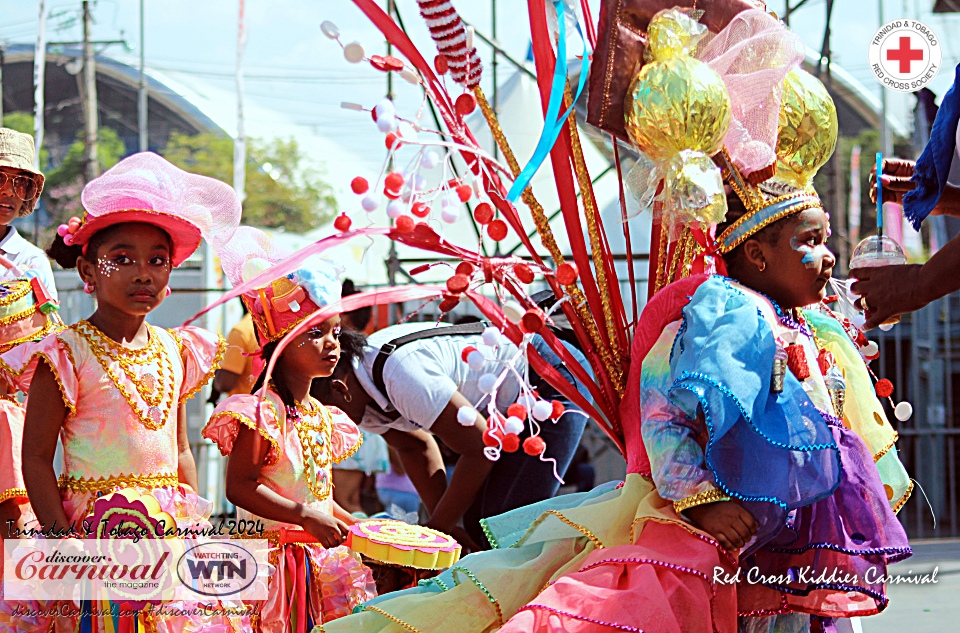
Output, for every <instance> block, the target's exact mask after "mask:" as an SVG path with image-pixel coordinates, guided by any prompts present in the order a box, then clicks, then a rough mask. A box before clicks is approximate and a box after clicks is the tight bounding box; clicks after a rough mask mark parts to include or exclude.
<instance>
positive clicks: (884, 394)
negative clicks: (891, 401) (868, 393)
mask: <svg viewBox="0 0 960 633" xmlns="http://www.w3.org/2000/svg"><path fill="white" fill-rule="evenodd" d="M875 389H876V390H877V395H878V396H880V397H881V398H889V397H890V396H892V395H893V383H892V382H890V381H889V380H887V379H886V378H881V379H880V380H878V381H877V385H876V387H875Z"/></svg>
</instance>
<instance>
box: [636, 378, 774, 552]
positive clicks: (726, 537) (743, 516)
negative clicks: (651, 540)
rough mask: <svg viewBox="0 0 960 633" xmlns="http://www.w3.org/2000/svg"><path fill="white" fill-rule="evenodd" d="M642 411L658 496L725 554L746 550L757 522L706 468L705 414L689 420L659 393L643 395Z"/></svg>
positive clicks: (653, 390)
mask: <svg viewBox="0 0 960 633" xmlns="http://www.w3.org/2000/svg"><path fill="white" fill-rule="evenodd" d="M643 405H644V408H643V422H642V425H643V430H642V433H643V441H644V445H645V446H646V449H647V454H648V456H649V457H650V469H651V474H652V476H653V480H654V482H655V483H656V485H657V492H658V493H659V494H660V496H661V497H663V498H664V499H667V500H669V501H673V506H674V508H675V510H676V512H677V514H680V513H681V512H682V513H683V514H682V515H681V516H685V518H687V519H688V520H689V521H690V522H691V523H693V524H694V525H696V526H697V527H698V528H700V529H701V530H703V531H704V532H706V533H708V534H710V535H712V536H713V537H714V538H715V539H717V542H719V543H720V545H721V546H722V547H723V548H724V549H727V550H731V551H732V550H738V549H740V548H742V547H743V546H744V545H745V544H746V543H747V541H749V540H750V538H751V537H752V536H753V535H754V533H756V531H757V522H756V520H755V519H754V518H753V515H752V514H750V512H749V511H747V510H746V509H745V508H744V507H743V506H741V505H740V504H739V502H737V501H733V500H731V499H730V498H729V497H727V496H725V495H723V494H722V493H721V492H720V491H719V489H718V488H717V486H716V483H715V481H714V478H713V475H712V474H711V473H710V471H709V470H708V469H707V468H706V463H705V461H704V454H703V449H701V448H700V444H699V442H697V437H698V436H699V435H700V433H701V432H702V431H703V429H704V422H703V416H702V414H700V415H699V416H698V417H697V419H695V420H691V419H690V418H689V417H688V416H687V415H686V413H684V412H683V411H682V410H681V409H680V408H679V407H678V406H676V405H675V404H673V403H672V402H670V400H669V399H668V398H667V397H666V396H665V395H664V394H663V393H662V392H661V391H660V390H658V389H648V390H646V391H645V393H644V397H643Z"/></svg>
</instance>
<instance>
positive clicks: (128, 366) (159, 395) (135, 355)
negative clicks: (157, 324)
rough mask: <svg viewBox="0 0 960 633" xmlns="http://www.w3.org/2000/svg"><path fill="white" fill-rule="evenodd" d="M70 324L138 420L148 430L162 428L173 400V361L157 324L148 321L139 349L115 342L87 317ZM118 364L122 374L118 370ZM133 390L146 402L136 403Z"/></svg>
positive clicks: (174, 398)
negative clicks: (145, 334) (130, 386)
mask: <svg viewBox="0 0 960 633" xmlns="http://www.w3.org/2000/svg"><path fill="white" fill-rule="evenodd" d="M72 327H73V330H74V331H75V332H76V333H77V334H78V335H79V336H80V338H82V339H83V340H84V341H85V342H86V343H87V345H88V346H89V347H90V350H91V351H92V352H93V355H94V356H95V357H96V359H97V361H98V362H99V363H100V366H101V367H102V368H103V371H104V372H105V373H106V374H107V376H109V377H110V380H112V381H113V384H114V385H115V386H116V387H117V390H118V391H120V393H121V395H123V397H124V399H125V400H126V401H127V403H128V404H129V405H130V409H131V410H132V411H133V413H134V414H135V415H136V416H137V418H139V420H140V422H141V423H142V424H143V425H144V426H145V427H147V428H148V429H150V430H151V431H156V430H158V429H160V428H162V427H163V425H164V422H165V421H166V420H167V419H168V417H169V415H170V411H171V409H172V408H173V404H174V402H175V401H176V382H175V378H174V372H173V363H172V362H171V361H170V355H169V354H168V353H166V349H164V346H163V343H162V342H161V340H160V336H159V335H158V333H157V331H156V330H157V328H154V327H153V326H152V325H150V324H147V328H148V334H149V338H148V342H147V344H146V345H145V346H144V347H142V348H140V349H130V348H128V347H123V346H122V345H120V344H118V343H117V342H116V341H114V340H113V339H111V338H110V337H109V336H107V335H105V334H104V333H103V332H101V331H100V330H98V329H97V328H96V326H94V325H93V324H91V323H90V322H89V321H86V320H83V321H79V322H77V323H76V324H75V325H74V326H72ZM117 366H119V368H120V371H121V372H122V373H123V377H121V376H120V375H119V374H118V373H117V371H116V367H117ZM154 374H156V375H154ZM123 378H126V380H124V379H123ZM128 384H133V386H134V392H131V391H130V389H129V388H128V387H127V385H128ZM134 393H136V396H139V399H140V401H141V402H143V403H144V405H146V406H140V405H139V404H138V403H137V399H136V398H135V397H134Z"/></svg>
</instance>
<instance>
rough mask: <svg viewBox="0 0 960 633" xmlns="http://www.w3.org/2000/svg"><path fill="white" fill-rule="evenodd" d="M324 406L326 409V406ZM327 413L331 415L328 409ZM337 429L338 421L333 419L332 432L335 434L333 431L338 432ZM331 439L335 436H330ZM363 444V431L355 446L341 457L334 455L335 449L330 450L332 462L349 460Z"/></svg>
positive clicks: (337, 462)
mask: <svg viewBox="0 0 960 633" xmlns="http://www.w3.org/2000/svg"><path fill="white" fill-rule="evenodd" d="M320 406H323V405H320ZM324 408H325V409H326V407H324ZM327 415H331V414H330V412H329V410H328V411H327ZM331 417H332V416H331ZM336 430H337V424H336V422H333V421H332V420H331V424H330V434H331V435H333V433H334V432H336ZM330 439H331V440H332V439H333V438H330ZM361 446H363V434H362V433H361V434H360V439H359V440H358V441H357V443H356V444H354V445H353V446H351V447H350V450H348V451H347V452H346V453H344V454H343V455H341V456H340V457H334V456H333V451H332V450H331V451H330V461H331V463H333V464H339V463H340V462H342V461H344V460H347V459H349V458H351V457H353V456H354V455H355V454H356V452H357V451H359V450H360V447H361Z"/></svg>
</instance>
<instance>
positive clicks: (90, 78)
mask: <svg viewBox="0 0 960 633" xmlns="http://www.w3.org/2000/svg"><path fill="white" fill-rule="evenodd" d="M92 26H93V17H92V16H91V15H90V0H83V85H84V91H83V101H84V115H85V116H84V119H85V121H84V149H85V154H86V156H85V158H86V166H85V167H86V168H85V170H84V172H85V175H86V179H87V182H89V181H91V180H93V179H94V178H96V177H97V176H99V175H100V161H99V160H98V158H97V127H98V120H97V114H98V112H97V67H96V63H95V62H94V59H93V41H92V40H91V39H90V37H91V33H90V31H91V30H92V28H91V27H92Z"/></svg>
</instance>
